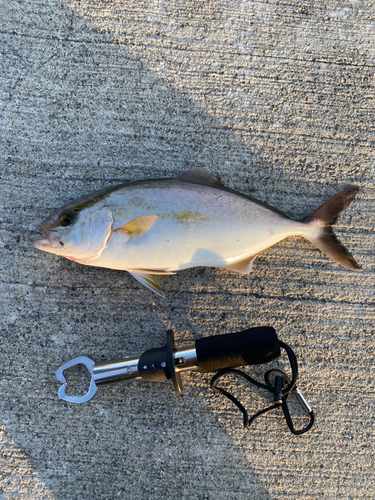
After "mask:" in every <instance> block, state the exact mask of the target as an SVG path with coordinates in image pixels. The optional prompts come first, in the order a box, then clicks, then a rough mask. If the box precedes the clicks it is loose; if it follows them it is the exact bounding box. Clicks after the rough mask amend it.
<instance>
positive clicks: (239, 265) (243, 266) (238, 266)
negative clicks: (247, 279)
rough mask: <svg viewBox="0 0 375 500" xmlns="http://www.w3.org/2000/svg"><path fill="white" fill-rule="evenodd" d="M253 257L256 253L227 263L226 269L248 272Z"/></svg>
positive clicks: (242, 272)
mask: <svg viewBox="0 0 375 500" xmlns="http://www.w3.org/2000/svg"><path fill="white" fill-rule="evenodd" d="M255 257H256V255H252V256H251V257H246V258H245V259H242V260H239V261H237V262H233V263H231V264H227V266H226V268H227V269H228V271H235V272H236V273H241V274H249V273H250V272H251V269H252V267H253V262H254V259H255Z"/></svg>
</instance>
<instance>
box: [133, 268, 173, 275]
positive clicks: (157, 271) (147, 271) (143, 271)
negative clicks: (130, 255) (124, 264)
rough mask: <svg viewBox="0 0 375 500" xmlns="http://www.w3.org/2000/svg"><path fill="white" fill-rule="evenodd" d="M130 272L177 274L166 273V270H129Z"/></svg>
mask: <svg viewBox="0 0 375 500" xmlns="http://www.w3.org/2000/svg"><path fill="white" fill-rule="evenodd" d="M129 272H132V273H133V272H134V273H141V274H176V273H174V272H173V271H166V270H165V269H140V268H139V269H135V268H134V269H129Z"/></svg>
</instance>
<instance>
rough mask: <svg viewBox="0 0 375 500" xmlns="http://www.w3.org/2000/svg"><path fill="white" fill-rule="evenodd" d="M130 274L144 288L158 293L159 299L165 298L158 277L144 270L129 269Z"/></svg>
mask: <svg viewBox="0 0 375 500" xmlns="http://www.w3.org/2000/svg"><path fill="white" fill-rule="evenodd" d="M128 272H129V273H130V274H131V275H132V276H133V278H135V279H136V280H137V281H139V283H141V284H142V285H143V286H145V287H146V288H148V289H149V290H151V291H152V292H154V293H156V295H159V297H163V298H165V295H164V293H163V290H162V289H161V287H160V285H159V282H158V279H157V277H156V276H154V275H153V274H149V272H145V270H143V269H129V270H128ZM168 274H169V273H168Z"/></svg>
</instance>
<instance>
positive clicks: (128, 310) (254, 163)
mask: <svg viewBox="0 0 375 500" xmlns="http://www.w3.org/2000/svg"><path fill="white" fill-rule="evenodd" d="M374 18H375V9H374V4H373V2H370V1H366V0H364V1H356V0H327V1H324V2H323V1H321V2H319V1H305V0H302V1H296V0H291V1H289V2H279V1H276V0H270V1H269V2H267V1H259V2H254V1H250V0H246V1H234V0H228V1H226V0H224V1H223V0H221V1H216V0H215V1H214V0H212V1H191V0H186V1H181V0H170V1H167V0H159V1H154V2H145V1H143V0H138V1H133V0H127V1H125V0H121V1H120V0H114V1H111V2H108V1H104V0H102V1H100V0H81V1H80V2H76V1H73V0H61V1H60V0H50V1H48V2H45V1H37V0H33V1H32V0H18V1H16V0H1V1H0V23H1V28H0V49H1V56H0V57H1V66H0V67H1V71H0V130H1V131H0V145H1V155H0V163H1V165H0V172H1V174H0V175H1V185H0V190H1V195H0V204H1V209H2V210H1V214H0V251H1V258H0V267H1V285H0V291H1V295H0V301H1V302H0V304H1V306H0V307H1V316H0V323H1V338H2V340H1V354H0V359H1V362H0V367H1V368H0V374H1V376H0V396H1V397H0V416H1V422H0V425H1V427H0V431H1V433H0V439H1V441H0V443H1V455H0V499H1V500H3V499H21V498H22V499H39V498H40V499H55V500H65V499H69V500H70V499H82V500H83V499H84V500H86V499H87V500H93V499H115V498H123V499H128V498H131V499H153V498H155V499H156V498H169V499H189V500H193V499H194V500H195V499H197V500H198V499H199V500H203V499H206V500H211V499H212V500H213V499H254V500H260V499H264V500H266V499H267V500H268V499H278V500H282V499H311V500H312V499H317V498H329V499H369V498H374V490H375V482H374V439H375V435H374V434H375V432H374V431H375V429H374V413H375V408H374V393H375V391H374V388H375V386H374V384H375V382H374V380H375V372H374V352H375V345H374V316H375V314H374V239H375V237H374V155H373V148H374V104H375V99H374V67H375V61H374V55H375V30H374ZM202 166H205V167H208V168H209V169H210V170H211V172H212V174H213V175H214V176H216V177H217V178H218V179H220V180H221V181H222V182H223V183H224V184H225V185H227V186H229V187H231V188H234V189H237V190H239V191H242V192H244V193H248V194H251V195H253V196H255V197H257V198H258V199H261V200H264V201H267V202H268V203H270V204H272V205H274V206H275V207H277V208H279V209H280V210H283V211H284V212H286V213H287V214H288V215H290V216H291V217H293V218H296V219H298V218H301V217H303V216H305V215H306V214H308V213H309V212H310V211H311V210H312V209H313V208H315V207H316V206H317V205H318V204H319V203H321V202H322V201H323V200H324V199H326V198H327V197H328V196H329V195H331V194H333V193H335V192H336V191H337V190H339V189H340V188H343V187H345V186H348V185H358V186H360V187H361V192H360V194H359V196H358V199H357V200H356V201H355V202H354V203H353V204H352V205H351V206H350V208H349V209H348V210H346V211H345V213H344V214H343V215H342V217H341V218H340V220H339V224H338V226H337V233H338V234H339V237H340V238H341V239H342V241H344V242H345V243H346V245H347V246H348V248H349V249H350V250H351V251H352V252H353V254H354V255H355V257H356V259H357V260H358V262H360V263H361V264H362V266H363V272H362V274H360V275H359V274H355V273H350V272H348V271H346V270H344V269H342V268H340V267H338V266H337V265H335V264H334V263H332V262H330V261H329V260H328V259H327V258H325V257H324V256H323V255H322V254H320V253H319V252H318V251H316V250H315V249H314V248H313V247H312V246H311V245H310V244H308V243H307V242H305V241H302V240H300V239H298V238H293V239H290V240H287V241H285V242H284V243H281V244H279V245H277V246H275V247H273V248H272V249H270V250H269V251H267V252H266V253H264V254H263V255H262V256H261V257H260V258H259V259H258V260H257V262H256V264H255V266H254V271H253V273H252V275H251V276H240V275H237V274H234V273H229V272H225V271H222V270H214V269H193V270H189V271H186V272H182V273H179V274H178V275H176V276H173V277H165V278H163V279H161V280H160V281H161V282H162V286H163V289H164V291H165V292H166V295H167V298H166V299H165V300H162V299H159V298H158V297H156V296H153V295H152V294H150V293H149V292H148V291H147V290H145V289H144V288H142V287H141V286H140V285H138V284H137V282H135V281H134V280H133V279H132V278H131V277H130V276H129V275H128V274H126V273H121V272H117V271H111V270H105V269H95V268H90V267H86V266H80V265H78V264H75V263H73V262H70V261H67V260H64V259H62V258H58V257H55V256H53V255H48V254H45V253H42V252H39V251H37V250H35V249H34V248H33V247H32V244H31V243H32V241H33V240H34V239H36V238H37V234H36V232H35V227H36V226H37V224H38V222H40V221H41V220H42V219H43V218H44V217H46V216H47V214H48V213H49V212H50V211H51V210H52V209H53V208H56V207H58V206H61V205H62V204H63V203H65V202H66V201H68V200H71V199H74V198H76V197H78V196H80V195H83V194H86V193H89V192H91V191H93V190H95V189H99V188H101V187H105V186H110V185H114V184H117V183H119V182H122V181H127V180H134V179H143V178H146V177H165V176H167V177H169V176H175V175H177V174H180V173H182V172H185V171H187V170H189V169H193V168H196V167H202ZM261 324H270V325H273V326H274V327H275V328H276V329H277V330H278V332H279V335H280V338H281V339H283V340H285V341H287V342H289V343H290V344H291V345H292V346H293V347H294V348H295V350H296V352H297V355H298V358H299V362H300V373H301V378H300V387H301V390H302V391H303V392H304V393H305V394H306V397H307V399H308V401H309V403H310V404H311V406H312V407H313V408H314V410H315V411H316V414H317V423H316V426H315V427H314V429H313V431H312V432H310V433H309V434H307V435H305V436H303V437H294V436H292V435H291V434H290V433H289V432H288V431H287V429H286V425H285V423H284V420H283V419H282V418H281V416H280V414H278V413H273V414H269V416H267V417H265V418H263V419H261V420H259V421H258V422H257V423H256V424H255V425H254V427H253V428H252V429H251V430H248V431H245V430H244V429H243V428H242V427H241V417H240V415H239V414H238V413H237V412H236V410H235V409H234V408H233V407H232V405H231V403H230V402H226V401H223V400H222V399H221V398H220V397H218V396H215V395H213V394H212V393H211V392H210V389H209V387H208V383H209V378H210V377H209V376H202V375H198V374H194V375H186V376H185V377H184V388H185V394H184V396H183V398H179V397H177V396H176V395H175V394H174V393H173V392H172V390H171V387H170V385H168V384H166V383H156V384H154V385H151V384H147V383H134V384H133V385H128V386H115V387H112V388H106V389H102V390H100V392H99V393H98V394H97V396H96V397H95V399H94V400H93V401H91V402H90V403H88V404H86V405H76V406H75V405H72V404H65V403H64V402H62V401H60V400H59V399H58V398H57V395H56V394H57V390H58V387H59V384H58V383H57V381H56V380H55V378H54V372H55V370H56V369H57V368H58V367H59V366H60V365H61V364H62V363H63V362H65V361H66V360H68V359H70V358H72V357H74V356H76V355H79V354H84V355H87V356H89V357H91V358H92V359H95V360H104V359H113V358H115V357H119V356H127V355H129V356H130V355H134V354H139V353H141V352H143V351H144V350H145V349H147V348H150V347H153V346H157V345H159V344H161V343H162V342H163V340H164V336H165V330H166V329H167V328H173V330H174V331H175V334H176V338H177V342H178V344H179V345H184V344H187V343H191V342H192V340H193V339H194V338H199V337H201V336H205V335H211V334H218V333H227V332H233V331H236V330H238V329H242V328H244V327H247V326H249V325H254V326H256V325H261ZM282 364H283V363H281V365H282ZM249 371H250V372H251V373H256V374H258V375H259V376H260V375H261V373H262V370H249ZM78 375H79V373H75V375H74V374H73V375H71V377H72V379H74V377H75V380H77V377H78ZM228 384H230V385H232V386H233V388H234V389H235V390H236V391H237V392H238V393H239V394H241V395H242V397H243V399H244V401H245V403H246V404H247V405H248V407H249V409H251V408H252V409H254V410H256V409H259V408H260V407H261V406H262V405H264V404H266V403H267V402H268V401H269V399H267V398H268V396H267V395H264V394H263V393H261V392H260V391H255V390H253V389H251V390H250V391H248V390H247V389H246V388H244V387H243V386H242V385H241V384H239V383H235V382H228Z"/></svg>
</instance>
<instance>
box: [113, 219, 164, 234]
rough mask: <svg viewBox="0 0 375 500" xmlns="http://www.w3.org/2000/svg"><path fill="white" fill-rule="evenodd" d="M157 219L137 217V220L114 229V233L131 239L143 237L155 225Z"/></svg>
mask: <svg viewBox="0 0 375 500" xmlns="http://www.w3.org/2000/svg"><path fill="white" fill-rule="evenodd" d="M157 219H158V216H157V215H147V216H145V217H139V218H138V219H134V220H131V221H130V222H127V223H126V224H124V225H123V226H121V227H119V228H118V229H116V232H119V233H123V234H126V235H127V236H130V237H131V238H134V237H137V238H139V237H140V236H143V235H144V234H146V233H147V231H148V230H149V229H151V228H152V226H153V225H154V224H155V222H156V220H157Z"/></svg>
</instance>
